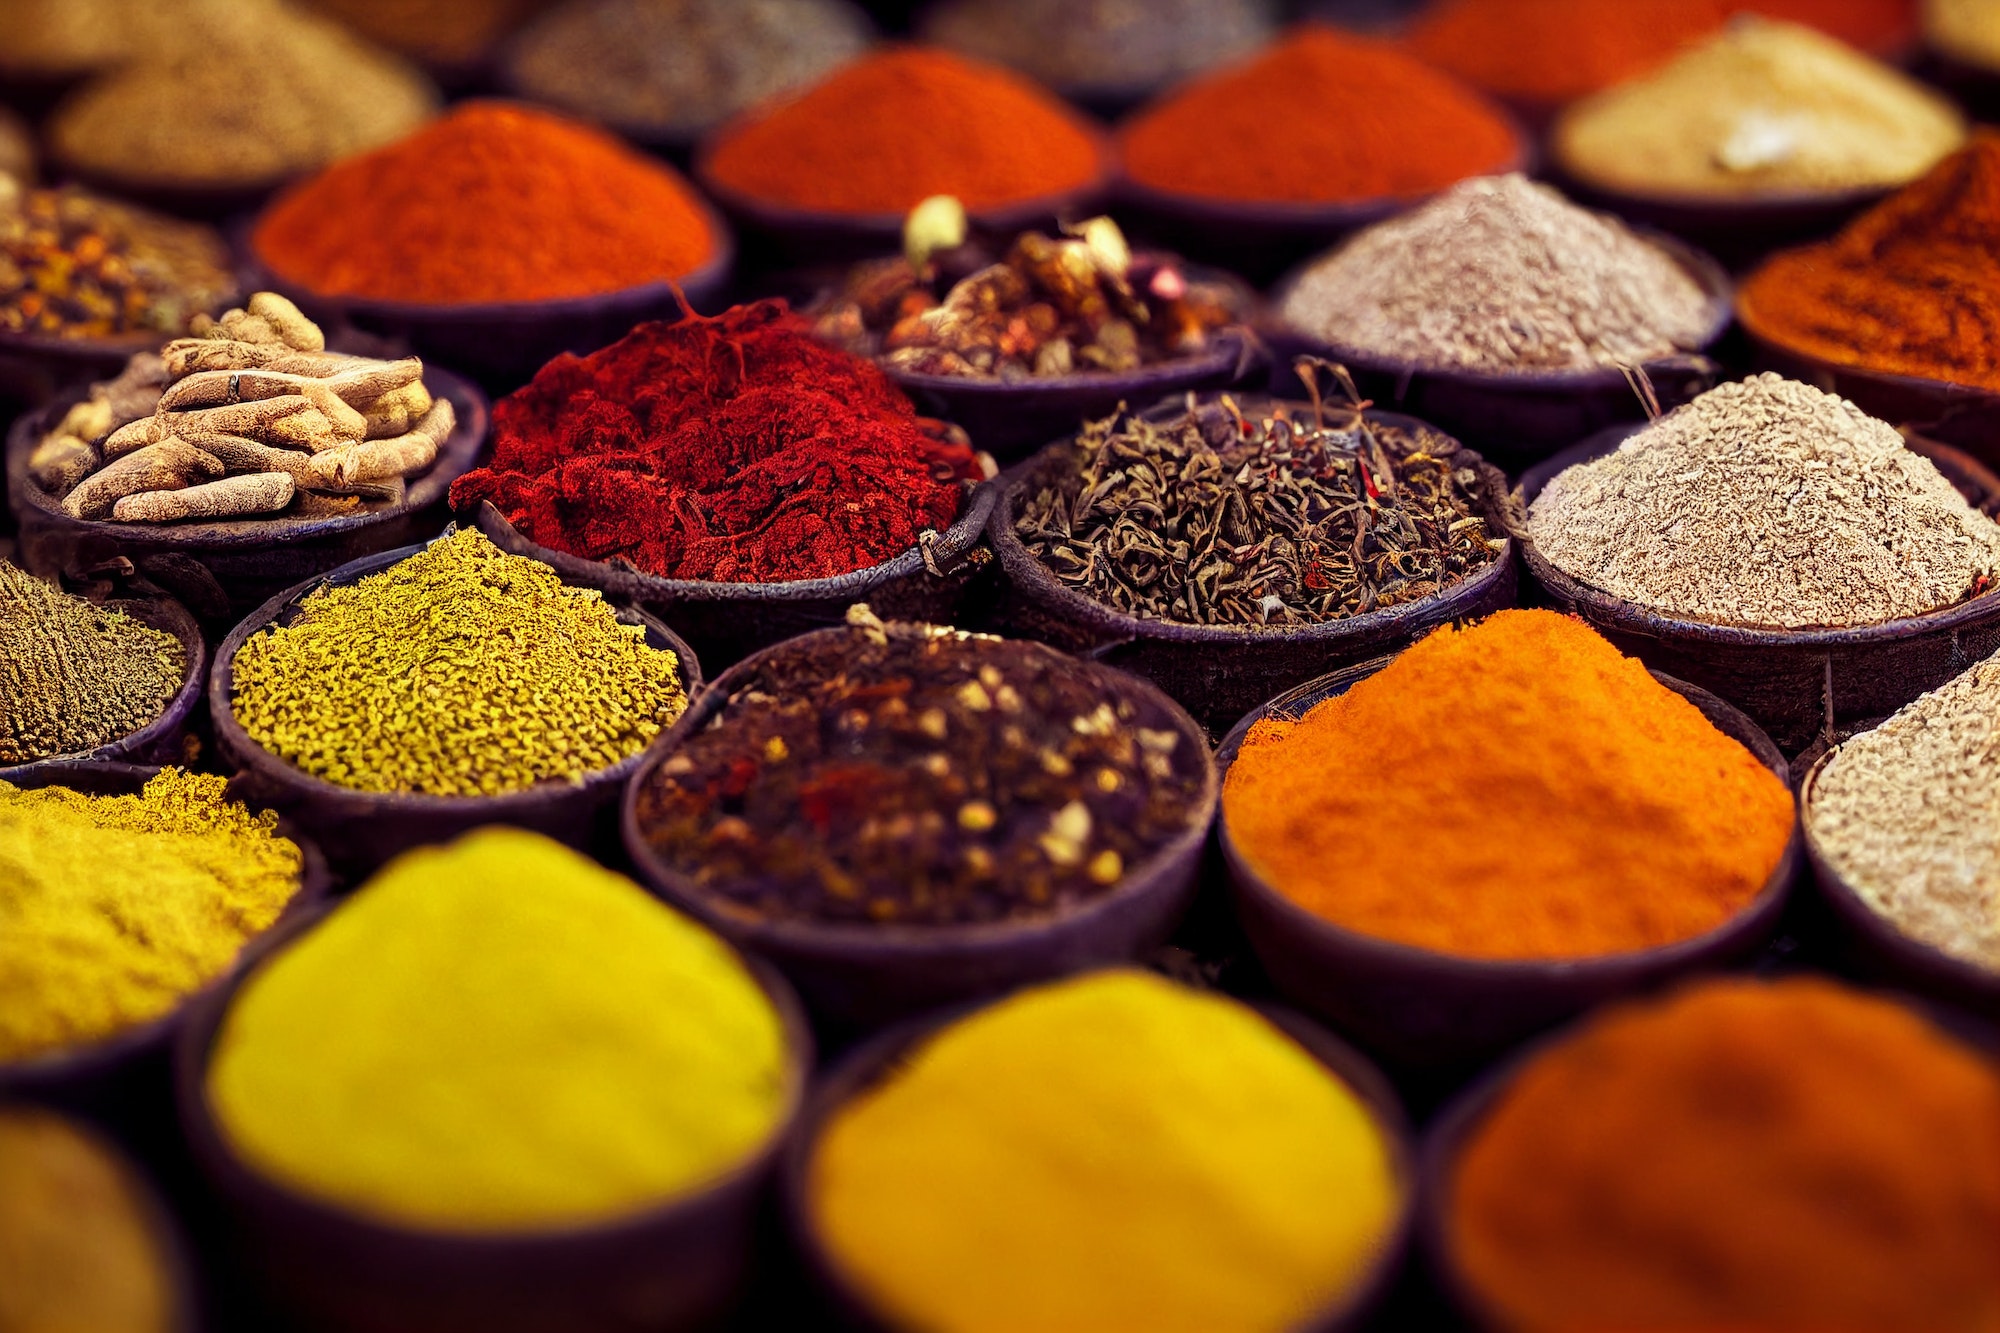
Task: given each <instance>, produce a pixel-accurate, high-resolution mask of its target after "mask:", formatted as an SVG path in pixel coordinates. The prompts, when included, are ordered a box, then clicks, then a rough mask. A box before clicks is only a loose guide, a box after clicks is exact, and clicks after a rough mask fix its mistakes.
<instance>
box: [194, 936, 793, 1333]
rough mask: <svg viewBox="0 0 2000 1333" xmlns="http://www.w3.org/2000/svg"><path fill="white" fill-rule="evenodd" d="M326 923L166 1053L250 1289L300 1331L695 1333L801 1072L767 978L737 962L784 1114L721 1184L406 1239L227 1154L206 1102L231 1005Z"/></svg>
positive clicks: (214, 1002)
mask: <svg viewBox="0 0 2000 1333" xmlns="http://www.w3.org/2000/svg"><path fill="white" fill-rule="evenodd" d="M332 910H337V909H332ZM327 915H329V911H328V909H325V908H323V909H322V910H320V911H318V912H315V913H313V914H311V915H308V916H305V917H302V918H301V919H299V920H297V921H295V922H292V923H290V925H289V927H288V928H287V929H285V930H282V931H279V932H277V933H276V934H274V935H273V936H272V937H270V938H269V939H268V940H267V941H265V942H264V943H263V946H262V947H261V948H260V949H259V950H258V951H257V953H256V954H255V955H254V956H253V957H252V958H251V960H250V961H249V962H248V964H246V966H244V967H243V968H242V969H240V970H239V971H238V973H237V976H236V977H235V978H234V979H233V981H232V983H231V984H230V985H229V986H228V987H227V988H225V989H222V990H218V991H216V992H213V993H211V994H209V995H206V996H204V997H203V999H202V1002H201V1004H200V1006H199V1008H198V1009H197V1010H196V1012H195V1013H194V1014H193V1015H192V1016H191V1017H190V1020H189V1022H188V1025H187V1027H186V1029H185V1031H183V1032H182V1033H181V1036H180V1039H179V1041H178V1043H177V1044H176V1046H175V1050H174V1090H175V1094H176V1097H177V1100H178V1102H179V1108H180V1118H181V1126H182V1129H183V1131H184V1133H185V1134H186V1136H187V1140H188V1144H189V1147H190V1148H191V1149H192V1150H193V1154H194V1159H195V1163H196V1165H197V1166H198V1167H199V1168H200V1170H201V1173H202V1175H203V1177H204V1178H205V1179H206V1180H207V1181H208V1183H209V1185H210V1186H211V1187H212V1188H213V1189H214V1190H215V1192H216V1194H217V1195H218V1196H219V1197H220V1199H221V1201H222V1204H223V1206H224V1208H225V1209H226V1211H227V1213H228V1215H229V1217H230V1220H231V1221H232V1222H233V1224H234V1228H233V1229H234V1232H235V1234H236V1236H237V1238H238V1241H239V1243H240V1245H241V1247H242V1249H243V1251H244V1253H245V1256H246V1258H247V1260H248V1262H249V1265H250V1267H251V1269H252V1271H254V1272H255V1273H256V1274H257V1276H258V1278H259V1279H260V1282H261V1285H262V1286H263V1287H264V1288H265V1289H266V1290H267V1291H268V1292H269V1294H270V1295H271V1296H272V1297H273V1298H274V1299H275V1300H276V1302H277V1303H278V1304H280V1305H281V1306H282V1307H284V1308H285V1309H286V1310H287V1311H288V1312H290V1313H291V1314H293V1315H294V1316H295V1317H297V1318H298V1319H300V1320H301V1321H302V1322H301V1325H300V1326H301V1327H305V1328H313V1329H327V1330H333V1329H339V1330H342V1331H343V1333H632V1330H636V1329H647V1330H667V1329H687V1328H694V1327H703V1326H707V1323H708V1321H711V1320H712V1319H713V1318H714V1317H715V1316H716V1315H717V1314H718V1313H720V1312H721V1311H722V1310H723V1309H725V1308H726V1307H727V1306H728V1305H729V1304H730V1302H731V1300H732V1299H733V1298H734V1296H735V1294H736V1291H737V1288H738V1286H739V1285H740V1283H741V1281H742V1279H743V1277H744V1275H745V1273H746V1272H747V1270H748V1268H749V1265H750V1248H751V1234H752V1229H753V1224H754V1222H755V1219H756V1215H757V1210H758V1205H759V1201H760V1199H761V1197H762V1195H763V1192H764V1188H765V1184H766V1181H767V1180H768V1178H769V1175H770V1172H771V1171H772V1169H773V1167H774V1165H775V1163H776V1161H777V1158H778V1154H779V1151H780V1149H781V1147H782V1145H783V1144H784V1142H785V1140H786V1138H787V1136H788V1135H789V1134H790V1132H791V1126H792V1124H793V1123H794V1121H795V1120H796V1119H797V1116H798V1110H799V1106H800V1103H801V1102H802V1101H803V1100H804V1094H805V1086H806V1079H807V1076H808V1074H809V1072H810V1070H811V1068H812V1063H813V1055H812V1035H811V1032H810V1031H809V1030H808V1028H807V1027H806V1023H805V1019H804V1017H803V1015H802V1014H801V1013H800V1011H799V1006H798V1001H797V999H796V998H794V997H793V995H792V992H791V988H790V987H789V986H787V985H786V984H785V982H784V979H783V978H782V977H780V976H778V975H777V974H776V973H775V972H773V971H772V970H771V969H770V968H769V967H767V966H765V965H764V964H762V963H760V962H758V961H757V960H755V959H748V960H746V962H747V965H748V966H749V968H750V969H751V971H752V972H753V973H754V974H755V975H756V978H757V981H758V983H759V984H760V985H761V986H762V987H763V989H764V993H765V995H766V996H767V997H769V999H770V1001H771V1003H772V1004H773V1006H775V1007H776V1009H777V1011H778V1014H779V1017H780V1019H781V1021H782V1022H783V1024H784V1030H785V1045H786V1050H787V1059H786V1070H785V1081H786V1088H785V1110H784V1113H783V1115H782V1117H781V1118H780V1120H779V1123H778V1125H777V1127H776V1128H775V1129H774V1130H773V1131H772V1134H771V1136H770V1138H769V1139H768V1140H766V1142H765V1143H764V1144H763V1145H762V1146H760V1147H759V1148H758V1149H757V1151H756V1152H755V1153H753V1154H752V1155H751V1156H750V1157H749V1158H747V1159H746V1160H745V1161H744V1162H743V1163H742V1164H741V1165H739V1166H738V1167H736V1168H735V1169H734V1170H733V1171H731V1172H729V1173H728V1174H727V1175H724V1176H722V1177H721V1178H719V1179H717V1180H715V1181H714V1182H712V1183H711V1184H709V1185H707V1186H704V1187H703V1188H701V1189H700V1190H699V1191H697V1192H696V1193H693V1194H690V1195H686V1196H683V1197H681V1198H678V1199H674V1200H671V1201H668V1202H665V1203H661V1204H657V1205H654V1206H652V1207H650V1208H647V1209H644V1210H643V1211H639V1212H635V1213H632V1214H630V1215H628V1216H626V1217H623V1218H620V1219H618V1220H615V1221H611V1222H604V1223H597V1224H592V1225H584V1226H573V1227H565V1228H557V1229H550V1230H543V1231H532V1232H510V1233H498V1234H493V1235H481V1234H477V1233H453V1232H442V1231H429V1230H420V1229H416V1228H411V1227H402V1226H397V1225H395V1224H393V1223H389V1222H382V1221H376V1220H374V1219H371V1218H367V1217H363V1216H360V1215H358V1214H355V1213H353V1212H350V1211H348V1210H346V1209H344V1208H342V1207H341V1206H339V1205H338V1204H333V1203H327V1202H322V1201H320V1200H318V1199H315V1198H311V1197H309V1196H307V1195H304V1194H301V1193H299V1192H297V1191H295V1190H293V1189H291V1188H290V1187H288V1186H286V1185H284V1184H281V1183H280V1182H278V1181H275V1180H272V1179H270V1178H269V1177H267V1176H264V1175H262V1174H261V1173H259V1172H258V1171H257V1170H256V1168H255V1167H254V1166H252V1165H251V1164H249V1163H247V1162H245V1161H244V1160H243V1159H242V1158H241V1157H239V1156H238V1155H237V1153H236V1151H235V1150H234V1148H233V1147H231V1145H230V1143H229V1141H228V1139H227V1138H226V1137H225V1135H224V1131H223V1129H222V1127H221V1124H220V1123H219V1122H218V1120H217V1119H216V1115H215V1111H214V1108H213V1107H212V1106H211V1104H210V1102H209V1098H208V1089H207V1073H208V1064H209V1057H210V1054H211V1052H212V1051H213V1049H214V1047H215V1042H216V1037H217V1035H218V1033H219V1032H220V1030H221V1026H222V1022H223V1019H224V1018H225V1016H226V1015H227V1013H228V1010H229V1007H230V1004H231V1002H232V1001H233V1000H234V999H235V996H236V994H237V992H238V991H239V990H240V989H241V987H242V986H243V984H244V983H245V981H246V980H247V979H248V978H249V977H250V976H251V975H253V974H254V973H255V972H256V970H257V969H258V968H259V967H261V966H263V965H264V964H266V963H268V962H269V961H270V960H271V959H272V958H273V957H275V956H277V955H278V954H279V953H281V952H282V951H283V950H284V949H285V948H287V947H289V946H290V945H292V944H294V943H296V942H297V941H298V940H299V939H301V938H302V937H303V936H305V935H306V934H307V933H308V932H309V931H311V930H312V929H313V928H315V927H316V926H317V925H319V924H320V922H321V921H323V920H324V919H325V918H326V917H327Z"/></svg>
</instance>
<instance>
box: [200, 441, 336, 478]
mask: <svg viewBox="0 0 2000 1333" xmlns="http://www.w3.org/2000/svg"><path fill="white" fill-rule="evenodd" d="M187 442H188V443H189V444H192V445H193V446H194V447H195V448H197V449H200V450H201V451H203V452H204V453H209V454H213V455H215V457H217V458H219V459H221V460H222V463H223V466H225V467H227V468H228V469H229V470H230V471H231V472H282V473H284V474H285V475H286V476H288V477H290V478H291V479H292V480H293V481H295V482H297V483H298V484H300V485H301V486H303V485H306V484H308V483H309V482H310V481H311V480H312V469H311V463H312V460H313V456H312V455H311V454H310V453H307V452H306V451H304V450H302V449H281V448H278V447H276V446H273V445H269V444H265V443H263V442H262V441H260V440H247V439H245V438H243V437H242V436H241V435H213V434H210V435H189V436H188V437H187Z"/></svg>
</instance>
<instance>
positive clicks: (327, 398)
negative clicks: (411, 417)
mask: <svg viewBox="0 0 2000 1333" xmlns="http://www.w3.org/2000/svg"><path fill="white" fill-rule="evenodd" d="M286 397H300V398H304V399H306V400H307V401H308V402H310V403H311V404H312V405H313V406H314V407H316V408H318V409H319V412H320V414H321V415H322V416H324V417H325V418H326V419H327V423H328V425H329V426H330V427H331V428H332V433H333V434H334V435H335V436H336V437H338V438H340V439H344V440H361V439H365V438H367V432H368V422H367V420H366V418H364V417H363V416H362V415H361V413H360V412H358V411H356V410H355V409H354V408H352V407H350V406H349V405H348V404H347V403H346V402H345V401H344V400H343V399H342V398H341V397H340V395H339V394H338V393H336V392H335V391H334V389H333V388H332V386H331V381H328V380H316V379H308V378H306V377H305V376H302V375H283V374H279V373H277V372H275V371H268V370H206V371H202V372H200V373H199V374H194V375H189V376H188V377H187V378H185V379H183V380H181V381H180V382H179V383H177V384H175V385H174V386H173V387H172V388H170V389H168V390H167V391H166V393H165V394H163V395H162V396H161V398H160V406H161V407H162V408H163V409H165V410H168V411H172V412H182V411H191V410H200V409H203V408H211V407H232V406H235V405H236V404H239V403H253V402H268V401H270V400H272V399H275V398H286ZM234 431H235V428H233V427H232V428H229V429H227V430H224V431H223V433H225V434H229V433H234ZM179 433H180V434H183V435H185V434H186V433H187V432H186V431H185V430H183V431H181V432H179Z"/></svg>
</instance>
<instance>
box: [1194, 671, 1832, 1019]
mask: <svg viewBox="0 0 2000 1333" xmlns="http://www.w3.org/2000/svg"><path fill="white" fill-rule="evenodd" d="M1396 656H1397V654H1391V655H1388V656H1384V657H1378V658H1375V659H1374V660H1372V661H1368V662H1362V663H1359V664H1357V665H1355V666H1352V667H1348V668H1345V669H1344V670H1341V671H1334V672H1330V673H1328V674H1327V675H1324V676H1321V677H1319V678H1318V679H1317V680H1311V681H1307V682H1306V683H1305V684H1303V685H1300V686H1297V687H1296V688H1294V689H1292V690H1290V691H1288V692H1286V693H1285V694H1282V695H1279V696H1278V697H1277V698H1276V699H1273V700H1271V701H1270V702H1269V703H1266V704H1263V705H1261V706H1260V707H1258V708H1255V709H1253V710H1252V711H1251V712H1250V713H1248V714H1246V715H1245V716H1244V718H1243V720H1242V721H1240V722H1238V723H1237V724H1236V725H1235V726H1234V727H1232V728H1230V730H1229V734H1228V735H1227V736H1225V737H1224V738H1223V740H1222V743H1221V744H1220V745H1218V746H1217V747H1216V758H1217V764H1218V766H1219V767H1220V768H1221V770H1222V776H1223V781H1224V783H1225V784H1226V783H1227V781H1228V775H1229V770H1230V768H1232V767H1233V766H1234V765H1235V762H1236V755H1237V750H1238V748H1239V747H1240V746H1241V744H1242V742H1243V738H1244V736H1246V735H1247V734H1248V733H1249V730H1250V728H1251V726H1252V725H1254V724H1255V723H1256V722H1258V721H1260V720H1261V719H1263V718H1265V717H1267V716H1270V715H1271V714H1273V713H1275V712H1279V711H1282V710H1287V709H1289V708H1290V707H1292V706H1293V705H1295V704H1305V703H1306V701H1307V700H1312V701H1313V702H1315V703H1317V702H1320V701H1323V700H1324V699H1328V698H1332V697H1334V696H1335V695H1337V694H1344V693H1346V692H1347V691H1348V690H1349V689H1351V688H1353V687H1354V686H1355V685H1357V684H1359V683H1360V682H1361V681H1363V680H1366V679H1367V678H1368V677H1370V676H1373V675H1374V674H1375V673H1376V672H1378V671H1381V670H1382V669H1383V668H1384V667H1386V666H1388V665H1389V663H1390V662H1392V661H1394V660H1395V657H1396ZM1647 674H1648V675H1650V676H1652V677H1653V679H1654V680H1656V681H1658V682H1659V683H1660V684H1661V685H1663V686H1665V687H1666V688H1667V689H1669V690H1672V691H1673V692H1674V693H1675V694H1678V695H1680V696H1681V697H1682V698H1683V699H1686V700H1687V701H1688V702H1689V703H1691V704H1694V705H1695V706H1696V707H1697V708H1700V709H1702V711H1703V713H1704V715H1706V714H1707V713H1708V711H1709V710H1710V709H1713V710H1714V711H1715V712H1716V713H1717V714H1719V715H1720V716H1721V717H1723V718H1725V719H1727V720H1728V721H1729V722H1730V724H1731V725H1732V726H1734V727H1736V728H1738V729H1740V730H1741V732H1742V735H1741V736H1739V735H1734V734H1731V732H1729V731H1726V730H1724V729H1723V728H1722V727H1720V726H1717V725H1716V724H1715V722H1714V721H1713V720H1711V721H1710V722H1709V725H1710V726H1711V727H1715V729H1716V730H1717V731H1718V732H1720V733H1721V734H1722V735H1724V736H1727V737H1728V738H1729V739H1730V740H1733V741H1735V742H1736V743H1737V744H1738V745H1741V746H1742V747H1743V748H1744V749H1746V750H1748V751H1749V752H1750V754H1751V755H1752V756H1753V757H1754V758H1755V759H1756V760H1757V761H1758V762H1759V763H1761V764H1762V765H1763V766H1764V767H1765V768H1766V769H1767V770H1768V771H1770V772H1771V773H1772V774H1773V775H1774V776H1775V777H1776V778H1777V779H1778V781H1779V782H1781V783H1783V784H1784V786H1785V791H1786V794H1787V796H1788V797H1790V799H1791V804H1792V823H1791V832H1790V833H1789V834H1788V835H1787V837H1786V839H1785V846H1784V850H1783V851H1782V852H1781V853H1780V854H1779V856H1778V861H1777V864H1776V865H1774V866H1773V867H1772V868H1771V873H1770V875H1769V876H1767V877H1766V879H1765V880H1764V883H1763V885H1762V886H1761V887H1760V888H1759V889H1758V890H1757V892H1756V894H1755V895H1754V896H1753V897H1751V898H1750V900H1749V901H1747V902H1745V903H1744V904H1743V905H1742V906H1741V907H1739V908H1737V909H1736V911H1735V912H1734V913H1733V914H1732V915H1730V916H1728V917H1727V918H1725V919H1724V920H1722V921H1720V922H1718V923H1717V924H1716V925H1714V926H1712V927H1711V928H1709V929H1708V930H1705V931H1703V932H1702V933H1701V934H1699V935H1691V936H1689V937H1688V938H1686V939H1681V940H1673V941H1670V942H1669V943H1666V944H1656V945H1650V946H1648V947H1646V948H1643V949H1626V950H1623V951H1620V952H1618V953H1603V954H1588V955H1585V956H1582V957H1577V958H1478V957H1472V956H1469V955H1463V954H1453V953H1446V952H1444V951H1442V950H1437V949H1428V948H1424V947H1422V946H1419V945H1414V944H1404V943H1402V942H1400V941H1397V940H1391V939H1385V938H1380V937H1378V936H1374V935H1367V934H1363V933H1362V932H1360V931H1358V930H1353V929H1350V928H1348V927H1346V926H1342V925H1339V924H1337V923H1335V922H1332V921H1329V920H1327V919H1326V918H1324V917H1321V916H1318V915H1316V914H1315V913H1313V912H1311V911H1309V910H1307V909H1306V908H1304V907H1301V906H1299V905H1298V904H1297V903H1295V902H1293V901H1292V900H1291V899H1290V898H1287V897H1286V896H1285V895H1284V894H1283V893H1281V892H1279V891H1278V889H1277V888H1276V887H1275V886H1273V885H1272V884H1270V883H1269V882H1268V881H1266V880H1265V879H1264V877H1263V876H1262V875H1261V874H1259V873H1258V872H1257V871H1256V870H1255V869H1254V868H1252V866H1251V865H1250V863H1249V861H1248V860H1246V859H1245V857H1244V856H1243V854H1242V852H1241V851H1240V850H1239V849H1238V848H1237V846H1236V842H1235V840H1234V839H1233V838H1232V837H1231V836H1230V833H1229V815H1228V810H1227V807H1224V808H1222V809H1219V810H1218V811H1217V812H1216V819H1215V830H1216V841H1217V842H1218V843H1219V844H1220V845H1221V848H1222V855H1223V860H1224V862H1225V863H1226V864H1227V866H1228V868H1229V885H1230V891H1231V895H1232V897H1233V896H1238V895H1241V896H1245V897H1248V898H1251V899H1253V900H1255V902H1256V903H1257V905H1258V910H1259V911H1261V912H1263V913H1265V914H1266V915H1270V916H1273V917H1276V918H1278V919H1280V920H1282V921H1283V922H1284V925H1285V929H1286V931H1287V932H1288V933H1289V934H1290V935H1291V936H1292V937H1293V938H1294V939H1297V940H1300V941H1303V942H1304V944H1305V946H1306V947H1307V948H1309V949H1310V950H1311V951H1312V952H1313V953H1315V954H1319V955H1327V954H1338V955H1342V956H1348V957H1353V956H1357V955H1358V956H1366V957H1369V958H1371V959H1374V960H1377V962H1378V963H1379V964H1380V965H1381V967H1382V968H1383V969H1384V970H1387V969H1390V968H1394V969H1395V970H1397V971H1400V972H1403V973H1408V974H1422V975H1425V976H1428V977H1432V978H1441V979H1445V980H1449V981H1452V982H1473V983H1476V984H1483V985H1496V984H1499V985H1504V984H1506V983H1509V982H1515V981H1524V980H1527V981H1539V982H1555V983H1563V984H1575V983H1578V982H1583V981H1589V980H1596V979H1603V980H1615V979H1619V978H1623V977H1628V976H1629V977H1632V978H1635V979H1639V978H1646V977H1653V976H1658V975H1661V974H1663V973H1664V974H1671V973H1673V972H1675V971H1677V970H1680V969H1684V968H1686V967H1689V966H1696V965H1699V964H1700V963H1701V962H1703V961H1704V960H1706V959H1709V958H1711V957H1713V956H1715V955H1716V953H1717V951H1718V950H1723V949H1727V948H1728V947H1729V946H1730V945H1732V944H1734V943H1736V942H1738V941H1740V940H1745V939H1749V938H1752V937H1754V936H1756V935H1758V934H1760V933H1764V932H1767V931H1768V929H1769V928H1771V927H1774V926H1775V925H1776V924H1777V919H1778V914H1779V913H1780V912H1781V911H1782V910H1783V908H1784V905H1785V900H1786V898H1787V897H1788V896H1789V892H1790V889H1791V886H1792V881H1793V880H1794V879H1795V878H1796V877H1797V872H1798V866H1799V861H1800V858H1801V855H1802V852H1801V842H1802V839H1801V837H1800V833H1799V801H1798V797H1797V796H1796V795H1795V794H1793V793H1792V789H1791V779H1790V765H1789V764H1787V762H1786V760H1785V757H1784V755H1783V753H1782V752H1780V751H1779V749H1778V747H1777V746H1776V745H1775V744H1773V743H1772V741H1771V739H1770V737H1769V736H1768V735H1767V734H1766V733H1765V731H1764V729H1763V728H1762V727H1760V726H1758V725H1757V724H1756V723H1755V722H1754V721H1752V720H1751V719H1750V717H1749V716H1748V715H1747V714H1745V713H1744V712H1743V711H1742V710H1741V709H1739V708H1737V707H1736V706H1735V705H1734V704H1731V703H1730V702H1729V701H1728V700H1726V699H1723V698H1721V697H1720V696H1718V695H1715V694H1712V693H1710V692H1709V691H1708V690H1705V689H1702V688H1701V687H1700V686H1699V685H1692V684H1689V683H1688V682H1687V681H1684V680H1680V679H1677V678H1676V677H1673V676H1669V675H1667V674H1666V673H1665V672H1661V671H1651V670H1649V671H1648V672H1647ZM1343 678H1344V679H1343ZM1745 737H1747V738H1748V739H1747V740H1746V739H1744V738H1745Z"/></svg>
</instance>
